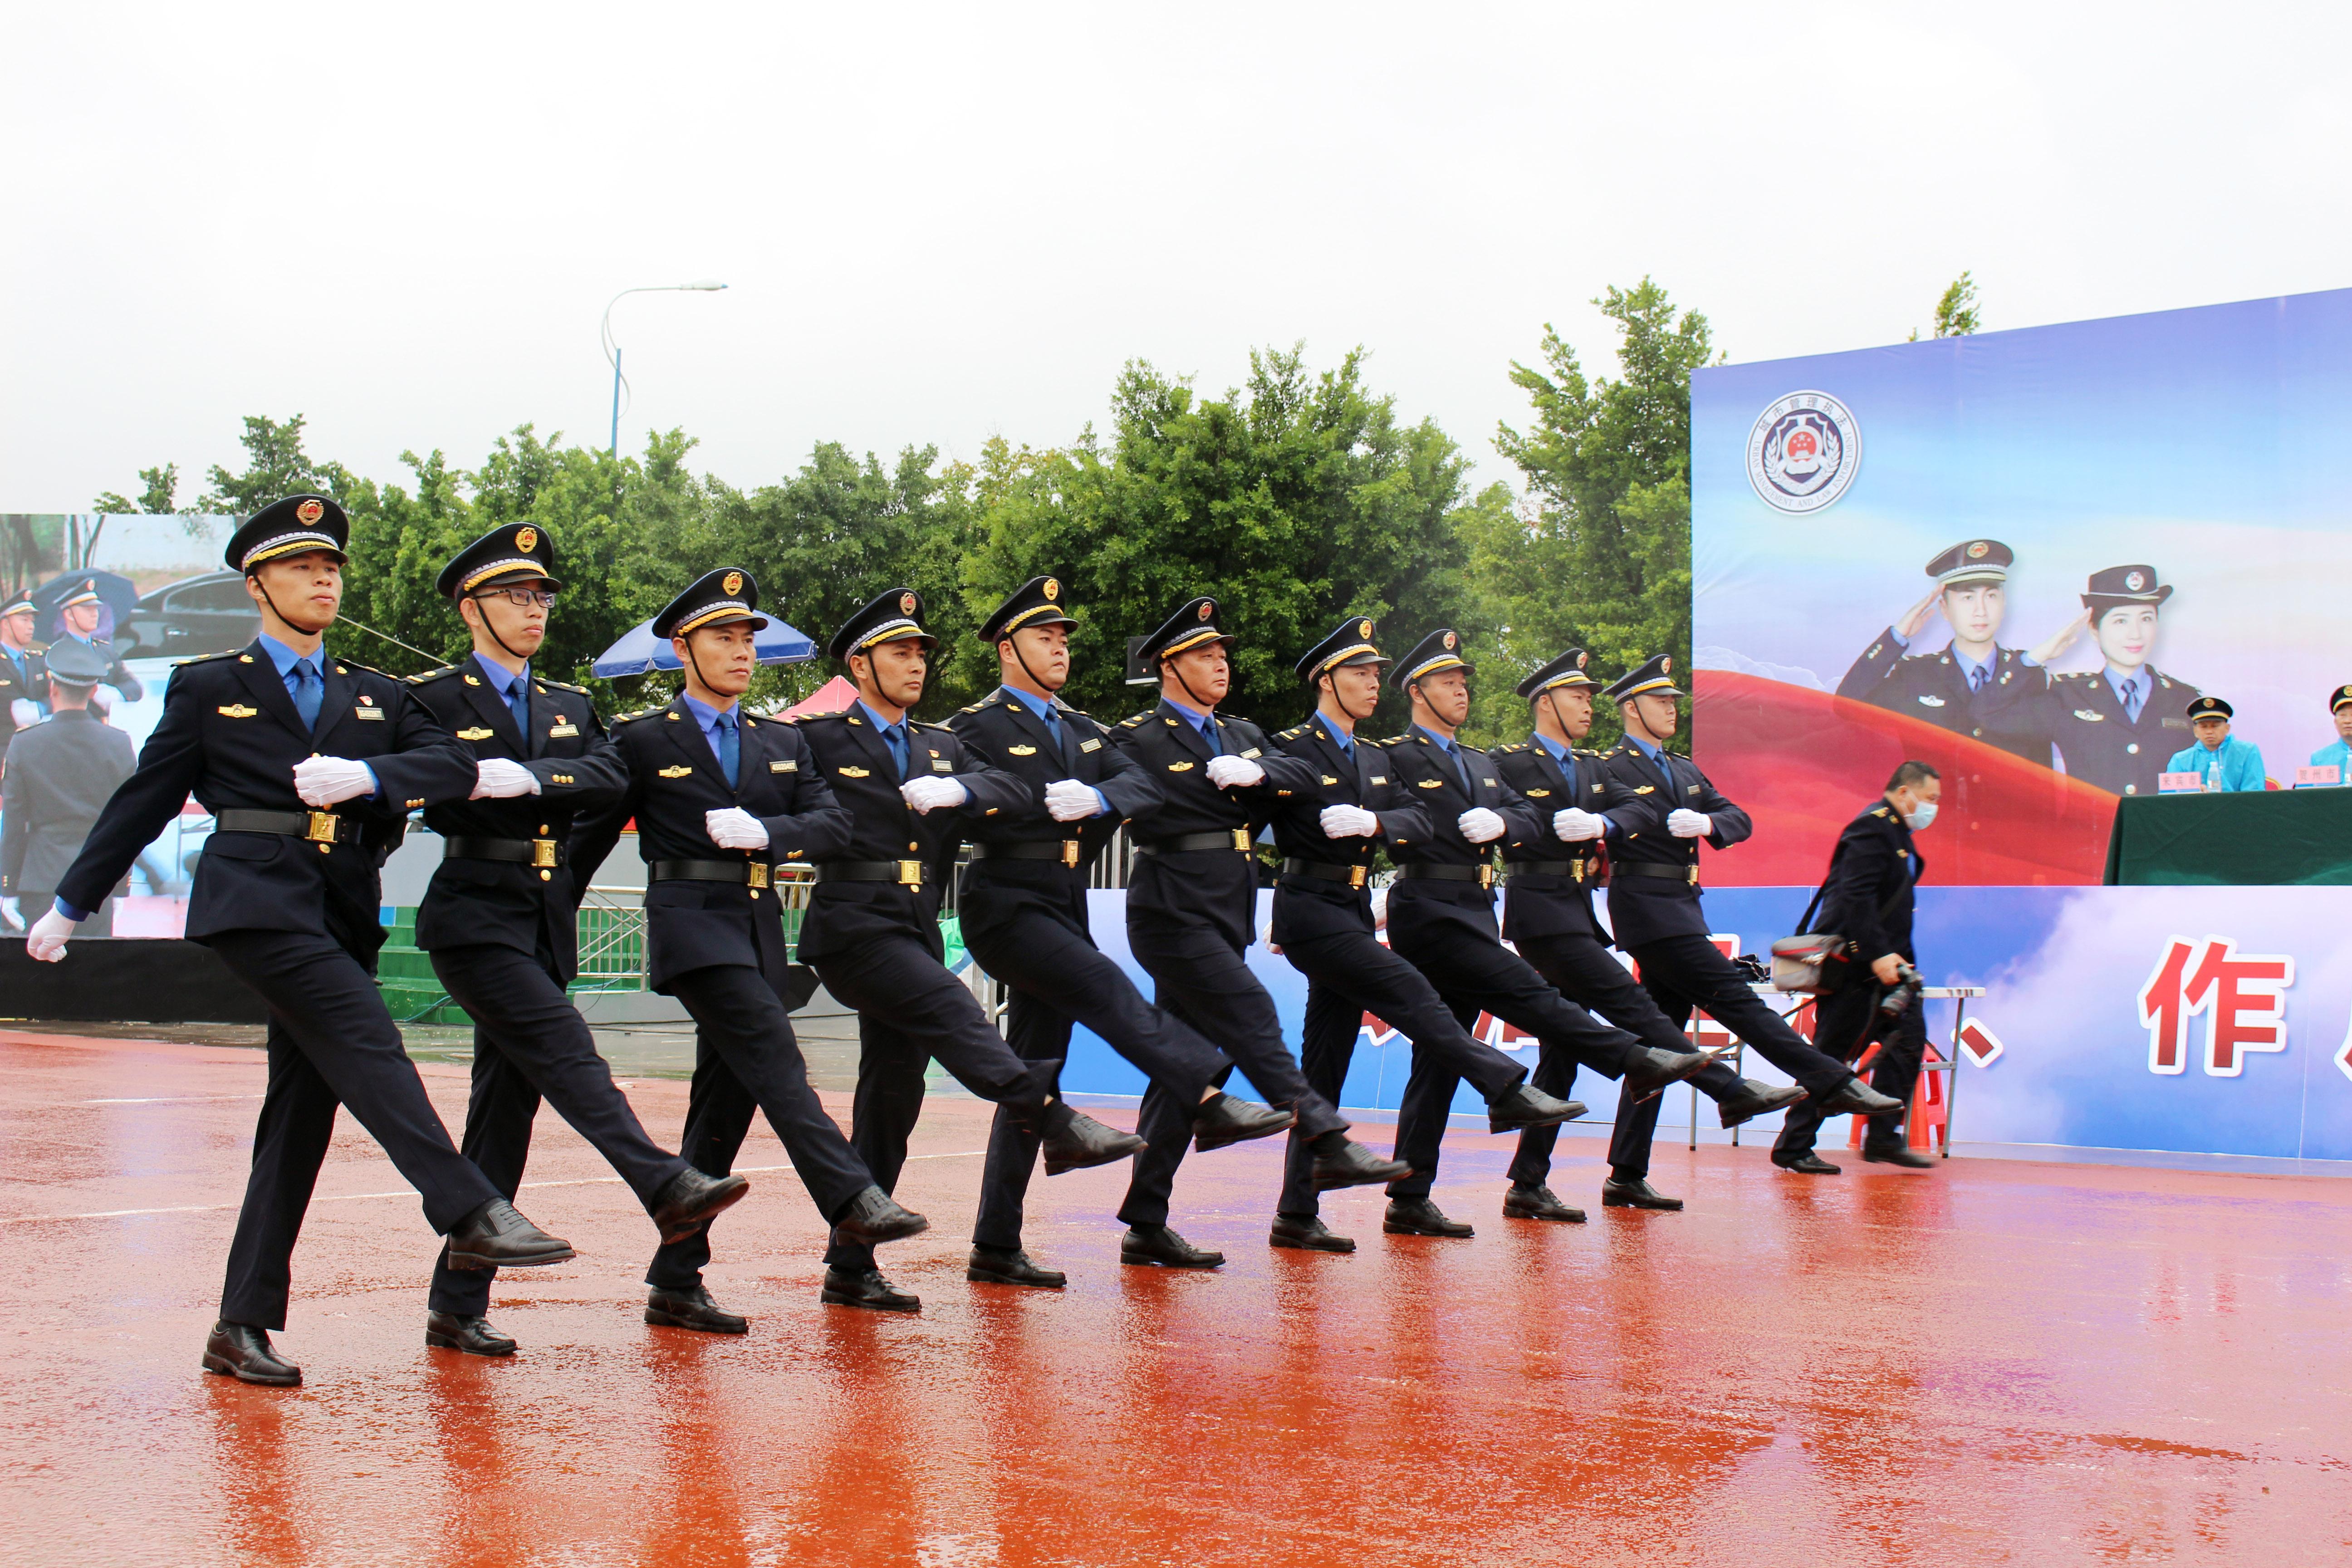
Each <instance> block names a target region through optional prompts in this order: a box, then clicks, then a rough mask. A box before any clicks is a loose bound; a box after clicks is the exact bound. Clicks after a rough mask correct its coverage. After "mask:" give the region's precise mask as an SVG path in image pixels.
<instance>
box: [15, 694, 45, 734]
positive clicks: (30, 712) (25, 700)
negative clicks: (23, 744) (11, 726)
mask: <svg viewBox="0 0 2352 1568" xmlns="http://www.w3.org/2000/svg"><path fill="white" fill-rule="evenodd" d="M8 717H9V719H10V720H11V721H13V722H14V723H15V724H16V728H18V729H19V730H26V729H30V728H31V727H32V726H34V725H36V724H37V723H39V722H40V721H41V709H40V704H38V703H37V702H35V701H34V700H32V699H31V698H29V697H19V698H17V699H16V700H15V701H13V702H11V703H9V704H8Z"/></svg>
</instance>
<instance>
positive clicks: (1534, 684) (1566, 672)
mask: <svg viewBox="0 0 2352 1568" xmlns="http://www.w3.org/2000/svg"><path fill="white" fill-rule="evenodd" d="M1589 663H1591V656H1590V655H1588V654H1587V653H1586V652H1585V651H1584V650H1583V649H1582V648H1580V647H1572V648H1570V649H1569V650H1568V651H1567V652H1566V653H1564V654H1561V655H1560V656H1559V658H1556V659H1553V660H1552V661H1551V662H1550V663H1549V664H1547V665H1545V666H1544V667H1543V668H1541V669H1538V670H1537V671H1536V672H1535V673H1534V674H1532V675H1530V676H1528V678H1527V679H1525V680H1522V681H1520V682H1519V683H1518V685H1517V686H1516V687H1513V688H1512V689H1513V690H1515V691H1517V693H1518V694H1519V695H1520V696H1522V697H1530V698H1532V697H1540V696H1542V695H1543V694H1544V693H1545V692H1547V691H1549V690H1550V689H1552V688H1553V687H1555V686H1596V687H1597V686H1599V685H1600V684H1601V682H1599V681H1597V680H1595V679H1592V676H1591V672H1590V671H1588V670H1587V669H1586V668H1585V666H1586V665H1587V664H1589Z"/></svg>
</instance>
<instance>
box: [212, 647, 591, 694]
mask: <svg viewBox="0 0 2352 1568" xmlns="http://www.w3.org/2000/svg"><path fill="white" fill-rule="evenodd" d="M213 657H214V658H219V657H220V655H218V654H215V655H214V656H213ZM455 674H457V666H456V665H454V664H445V665H443V666H442V667H441V668H438V669H428V670H426V671H425V673H424V674H422V675H412V676H410V677H409V678H408V684H409V685H411V686H422V685H424V684H425V682H426V681H428V680H438V679H441V678H442V677H443V676H445V675H455ZM549 684H550V685H552V684H554V683H553V682H552V681H551V682H549Z"/></svg>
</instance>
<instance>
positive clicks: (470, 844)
mask: <svg viewBox="0 0 2352 1568" xmlns="http://www.w3.org/2000/svg"><path fill="white" fill-rule="evenodd" d="M441 853H442V855H443V856H445V857H446V858H450V859H456V860H503V861H506V862H508V863H509V865H515V866H536V867H537V868H539V869H541V870H542V871H544V870H547V869H549V868H551V867H556V866H561V865H562V864H564V863H565V862H566V861H567V860H568V859H570V858H571V857H570V856H568V855H567V854H566V853H565V852H564V848H563V846H562V844H561V843H560V842H558V841H557V840H555V839H552V838H465V837H457V838H450V839H447V840H446V841H445V842H444V845H443V847H442V850H441Z"/></svg>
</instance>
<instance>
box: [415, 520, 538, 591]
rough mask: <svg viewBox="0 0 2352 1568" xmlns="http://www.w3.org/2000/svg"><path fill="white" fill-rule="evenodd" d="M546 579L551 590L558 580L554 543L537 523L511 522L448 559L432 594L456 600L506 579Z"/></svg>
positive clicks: (491, 531)
mask: <svg viewBox="0 0 2352 1568" xmlns="http://www.w3.org/2000/svg"><path fill="white" fill-rule="evenodd" d="M532 577H543V578H545V579H546V580H547V585H548V586H549V587H550V588H557V589H560V588H562V586H563V584H561V583H559V582H557V581H556V580H555V541H554V539H553V538H552V537H551V536H550V535H549V533H548V531H546V530H545V529H543V528H541V527H540V526H539V525H538V524H537V523H531V522H509V523H506V524H503V525H501V526H500V527H498V528H494V529H492V530H490V531H489V532H488V533H486V534H484V535H482V537H481V538H479V539H477V540H476V541H474V542H473V543H471V544H468V545H467V546H466V548H465V549H463V550H460V551H459V552H457V554H455V555H453V556H451V557H450V558H449V564H447V565H446V566H444V567H443V568H441V575H440V576H439V578H437V579H436V581H435V582H434V584H433V591H434V592H435V593H436V594H438V595H441V596H442V597H443V598H445V599H455V598H459V597H462V596H464V595H468V594H473V593H477V592H478V591H479V590H481V589H484V588H487V587H489V586H490V585H491V584H495V583H498V582H499V581H501V580H502V579H506V578H514V579H516V580H518V581H520V580H521V579H525V578H532Z"/></svg>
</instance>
